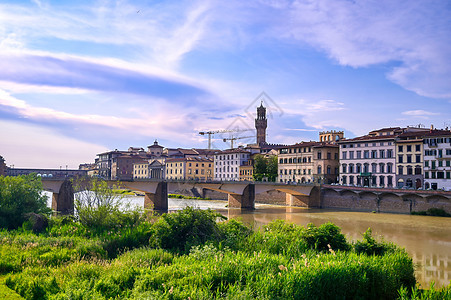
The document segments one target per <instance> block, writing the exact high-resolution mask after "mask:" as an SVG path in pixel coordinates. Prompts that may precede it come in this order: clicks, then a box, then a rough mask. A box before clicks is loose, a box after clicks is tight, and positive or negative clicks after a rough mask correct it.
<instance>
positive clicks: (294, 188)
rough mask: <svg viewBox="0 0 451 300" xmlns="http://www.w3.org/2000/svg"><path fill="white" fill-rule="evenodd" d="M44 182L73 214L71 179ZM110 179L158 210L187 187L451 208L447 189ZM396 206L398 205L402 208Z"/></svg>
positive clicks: (61, 208)
mask: <svg viewBox="0 0 451 300" xmlns="http://www.w3.org/2000/svg"><path fill="white" fill-rule="evenodd" d="M42 183H43V188H44V190H46V191H50V192H52V193H53V196H52V209H53V210H54V211H56V212H58V213H60V214H72V213H73V211H74V191H73V187H72V182H71V181H70V180H67V179H66V180H63V179H56V178H42ZM107 183H108V184H109V185H110V186H120V187H122V188H128V189H130V190H134V191H140V192H142V193H144V208H147V209H154V210H158V211H166V210H167V209H168V194H169V193H174V192H176V191H179V190H181V189H186V188H187V187H189V188H200V189H208V190H213V191H217V192H221V193H225V194H227V195H228V206H229V207H230V208H241V209H254V208H255V196H256V195H257V194H261V193H265V192H269V191H279V192H283V193H285V194H286V202H285V203H286V205H287V206H301V207H307V208H323V207H337V208H338V207H340V208H350V209H353V208H357V209H359V208H361V209H363V210H368V209H370V210H376V211H380V209H381V208H383V210H384V211H387V212H389V211H391V210H390V208H393V210H392V211H393V212H409V211H412V209H413V208H414V207H415V205H417V208H422V209H423V210H427V208H428V205H426V206H424V205H423V204H421V203H426V204H427V203H432V202H435V203H438V202H439V203H440V205H441V206H445V208H447V209H446V210H448V211H449V210H450V209H449V207H451V192H444V191H425V190H405V189H389V188H366V187H349V186H340V185H313V184H293V185H291V184H288V185H287V184H283V183H274V182H253V183H249V182H243V181H233V182H207V183H204V182H194V181H156V180H135V181H113V180H107ZM331 199H333V200H334V201H335V200H336V202H340V201H341V204H339V205H337V206H334V204H333V203H332V204H331V202H330V200H331ZM358 199H360V200H358ZM365 201H366V202H365ZM356 203H357V204H356ZM417 203H418V204H417ZM442 204H443V205H442ZM340 205H341V206H340ZM358 205H361V207H357V206H358ZM362 205H363V206H362ZM384 205H386V207H384ZM406 205H407V206H406ZM422 205H423V206H422ZM395 206H399V208H396V207H395ZM401 206H402V207H401ZM431 207H433V206H431Z"/></svg>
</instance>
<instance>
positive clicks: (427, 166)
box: [424, 160, 429, 168]
mask: <svg viewBox="0 0 451 300" xmlns="http://www.w3.org/2000/svg"><path fill="white" fill-rule="evenodd" d="M424 166H425V167H426V168H429V160H425V161H424Z"/></svg>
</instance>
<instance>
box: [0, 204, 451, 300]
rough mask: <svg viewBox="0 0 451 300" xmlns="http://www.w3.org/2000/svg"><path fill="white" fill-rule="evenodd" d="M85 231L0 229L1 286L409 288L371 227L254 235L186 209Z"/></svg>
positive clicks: (37, 293)
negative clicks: (350, 235)
mask: <svg viewBox="0 0 451 300" xmlns="http://www.w3.org/2000/svg"><path fill="white" fill-rule="evenodd" d="M91 230H92V229H90V228H83V226H80V224H78V223H77V222H76V221H75V220H73V219H70V218H69V219H67V218H66V219H59V220H58V221H52V222H51V228H49V229H48V230H47V232H46V233H45V234H39V235H36V234H33V233H29V232H24V231H23V230H22V231H6V230H3V231H0V276H3V278H4V284H3V285H0V292H1V291H3V290H4V291H6V292H8V293H11V292H10V291H11V290H14V291H15V292H16V293H18V294H20V295H21V296H22V297H24V298H25V299H188V297H189V298H191V299H337V298H338V299H396V298H397V297H403V298H402V299H409V298H408V297H410V296H415V293H416V292H415V284H416V282H415V277H414V268H413V263H412V259H411V258H410V257H409V256H408V255H407V253H406V252H405V251H404V250H403V249H399V248H398V247H396V246H395V245H393V244H387V243H384V242H380V241H376V240H375V239H374V238H372V237H371V231H370V230H369V231H367V232H366V233H365V235H364V237H363V239H362V241H360V242H359V243H349V242H348V241H346V239H345V238H344V236H343V234H342V233H341V230H340V228H338V227H337V226H335V225H334V224H331V223H326V224H323V225H321V226H319V227H316V226H314V225H311V224H309V225H308V226H307V227H303V226H298V225H295V224H291V223H287V222H285V221H281V220H279V221H274V222H272V223H270V224H268V225H267V226H264V227H263V228H262V229H261V230H255V231H254V230H251V228H249V227H247V226H245V225H244V224H243V223H241V222H239V221H236V220H230V221H226V222H222V221H219V219H218V215H217V214H216V213H215V212H213V211H208V210H207V211H200V210H195V209H193V208H187V209H184V210H183V211H179V212H176V213H170V214H165V215H163V216H161V217H159V218H157V219H152V220H150V221H143V222H142V223H139V224H137V225H136V226H132V227H127V228H125V229H124V228H121V227H119V226H118V227H117V228H115V229H114V230H108V231H105V232H97V231H91ZM9 289H11V290H9ZM450 290H451V287H448V288H447V289H445V290H443V291H442V290H440V291H439V292H437V293H440V295H448V294H449V291H450ZM422 293H423V295H426V294H425V293H426V292H422ZM446 293H448V294H446ZM0 295H1V294H0ZM16 295H17V294H16ZM0 299H2V298H0ZM412 299H423V298H412ZM437 299H438V298H437Z"/></svg>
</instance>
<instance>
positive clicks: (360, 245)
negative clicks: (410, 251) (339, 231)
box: [354, 228, 396, 255]
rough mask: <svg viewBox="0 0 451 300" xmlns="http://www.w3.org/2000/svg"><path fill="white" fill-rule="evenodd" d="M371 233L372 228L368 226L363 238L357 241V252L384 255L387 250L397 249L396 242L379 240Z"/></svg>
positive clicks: (355, 247)
mask: <svg viewBox="0 0 451 300" xmlns="http://www.w3.org/2000/svg"><path fill="white" fill-rule="evenodd" d="M371 234H372V231H371V228H368V229H367V230H366V231H365V233H364V234H363V238H362V240H361V241H357V242H355V244H354V250H355V252H357V253H365V254H366V255H384V254H385V253H386V252H387V251H391V252H393V251H395V249H396V246H395V245H394V244H392V243H385V242H377V241H376V240H375V239H374V238H373V237H372V235H371Z"/></svg>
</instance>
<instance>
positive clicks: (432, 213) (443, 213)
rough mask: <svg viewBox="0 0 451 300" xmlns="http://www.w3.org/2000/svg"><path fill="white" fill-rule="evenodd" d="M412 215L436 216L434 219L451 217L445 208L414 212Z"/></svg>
mask: <svg viewBox="0 0 451 300" xmlns="http://www.w3.org/2000/svg"><path fill="white" fill-rule="evenodd" d="M411 214H412V215H420V216H434V217H451V214H449V213H447V212H446V211H445V210H444V209H443V208H435V207H432V208H429V209H428V210H427V211H413V212H411Z"/></svg>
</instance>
